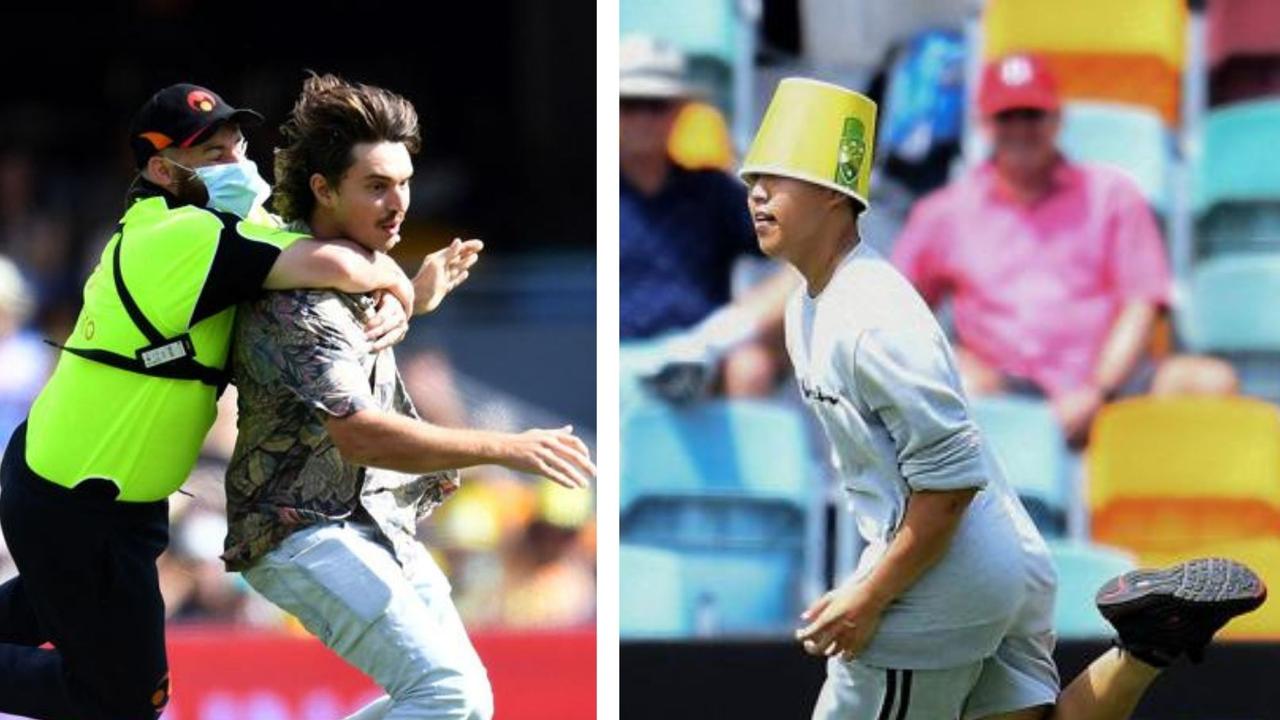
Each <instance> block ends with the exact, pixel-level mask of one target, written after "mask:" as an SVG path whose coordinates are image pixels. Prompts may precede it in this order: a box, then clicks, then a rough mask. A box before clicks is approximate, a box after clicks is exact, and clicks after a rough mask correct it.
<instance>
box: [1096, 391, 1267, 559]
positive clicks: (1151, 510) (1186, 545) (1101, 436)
mask: <svg viewBox="0 0 1280 720" xmlns="http://www.w3.org/2000/svg"><path fill="white" fill-rule="evenodd" d="M1086 466H1087V469H1088V483H1087V485H1088V491H1087V493H1088V507H1089V509H1090V511H1091V519H1090V526H1091V531H1092V535H1093V538H1094V539H1095V540H1097V541H1098V542H1102V543H1106V544H1108V545H1114V546H1116V547H1122V548H1125V549H1128V550H1132V551H1134V552H1136V553H1138V554H1139V555H1141V556H1144V557H1145V553H1148V552H1179V551H1186V550H1189V549H1191V548H1197V547H1202V546H1205V545H1208V544H1212V543H1226V542H1234V541H1238V540H1249V539H1254V538H1259V537H1271V536H1275V535H1277V534H1280V412H1278V411H1277V409H1276V407H1275V406H1274V405H1271V404H1269V403H1265V402H1262V401H1260V400H1255V399H1252V398H1244V397H1225V398H1213V397H1180V398H1152V397H1143V398H1134V399H1130V400H1122V401H1120V402H1117V403H1113V404H1111V405H1108V406H1106V407H1104V408H1103V409H1102V411H1101V412H1100V413H1099V414H1098V418H1097V420H1096V421H1095V422H1094V426H1093V432H1092V435H1091V438H1090V443H1089V448H1088V450H1087V456H1086Z"/></svg>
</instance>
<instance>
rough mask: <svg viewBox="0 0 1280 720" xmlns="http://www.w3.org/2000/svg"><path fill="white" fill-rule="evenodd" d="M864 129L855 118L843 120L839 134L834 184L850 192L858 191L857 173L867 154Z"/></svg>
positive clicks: (860, 122)
mask: <svg viewBox="0 0 1280 720" xmlns="http://www.w3.org/2000/svg"><path fill="white" fill-rule="evenodd" d="M865 134H866V129H865V127H864V126H863V125H862V121H861V120H859V119H858V118H856V117H850V118H845V119H844V130H843V131H841V133H840V151H839V153H838V154H837V155H836V183H837V184H838V185H841V186H843V187H847V188H849V189H850V190H854V191H856V190H857V189H858V187H857V186H858V171H859V170H861V169H862V160H863V158H864V157H865V156H866V154H867V141H866V140H865V139H864V138H863V136H864V135H865Z"/></svg>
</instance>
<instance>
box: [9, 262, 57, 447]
mask: <svg viewBox="0 0 1280 720" xmlns="http://www.w3.org/2000/svg"><path fill="white" fill-rule="evenodd" d="M34 311H35V298H34V297H33V294H32V292H31V288H30V286H29V285H28V284H27V282H26V280H24V279H23V277H22V273H20V272H19V271H18V268H17V266H16V265H14V264H13V262H12V261H11V260H9V259H8V258H6V257H5V256H3V255H0V368H3V372H0V452H3V451H4V448H5V446H6V445H8V444H9V436H10V435H12V434H13V431H14V429H15V428H17V427H18V425H20V424H21V423H22V421H23V420H25V419H26V417H27V412H28V411H29V410H30V409H31V403H32V401H33V400H35V397H36V395H37V394H39V392H40V388H42V387H44V381H45V380H46V379H47V378H48V377H49V371H50V370H51V369H52V366H53V355H52V353H51V351H50V349H49V347H48V346H47V345H45V344H44V343H42V342H41V341H40V337H39V336H38V334H37V333H35V332H34V331H31V330H27V329H25V326H26V324H27V321H28V320H30V319H31V316H32V313H33V312H34Z"/></svg>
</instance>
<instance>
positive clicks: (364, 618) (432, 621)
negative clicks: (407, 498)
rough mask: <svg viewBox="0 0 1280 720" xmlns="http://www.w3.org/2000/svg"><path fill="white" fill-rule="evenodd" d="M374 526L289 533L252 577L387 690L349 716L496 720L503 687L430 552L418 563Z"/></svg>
mask: <svg viewBox="0 0 1280 720" xmlns="http://www.w3.org/2000/svg"><path fill="white" fill-rule="evenodd" d="M376 537H377V531H376V530H375V529H374V528H373V526H371V525H365V524H357V523H348V522H340V523H329V524H323V525H318V526H315V527H310V528H307V529H305V530H302V531H300V532H297V533H294V534H293V535H290V536H289V537H287V538H285V540H284V542H282V543H280V545H279V546H278V547H276V548H275V549H273V550H271V551H270V552H268V553H267V554H266V555H264V556H262V557H261V558H259V559H258V561H257V562H256V563H255V564H254V565H253V566H252V567H250V568H249V569H247V570H245V571H244V573H243V574H244V579H245V580H246V581H247V582H248V583H249V584H250V585H251V586H253V588H254V589H255V590H257V591H258V592H259V593H262V595H263V596H264V597H266V598H267V599H268V600H270V601H271V602H273V603H275V604H276V605H278V606H279V607H280V608H282V609H283V610H285V611H286V612H288V613H290V614H291V615H293V616H294V617H296V618H298V620H299V621H300V622H301V623H302V625H303V626H304V627H306V629H307V630H308V631H310V632H311V633H312V634H313V635H315V636H316V637H318V638H320V639H321V640H322V641H323V642H324V644H325V645H327V646H328V647H329V648H331V649H332V650H333V651H334V652H336V653H338V654H339V655H341V656H342V657H343V658H344V659H345V660H346V661H347V662H349V663H351V664H352V665H354V666H356V667H357V668H359V669H360V670H361V671H363V672H364V673H365V674H366V675H368V676H369V677H371V678H373V680H374V681H375V682H377V683H378V685H380V686H381V687H382V688H383V689H384V690H386V692H387V695H385V696H383V697H382V698H380V699H378V700H376V701H374V702H373V703H372V704H370V705H368V706H367V707H365V708H363V709H361V710H360V711H358V712H357V713H356V714H354V715H352V716H350V717H349V718H348V720H410V719H412V720H445V719H446V718H447V719H448V720H489V718H491V717H493V691H492V690H491V689H490V687H489V678H488V675H487V674H486V673H485V669H484V665H482V664H481V662H480V656H479V655H477V654H476V651H475V648H473V647H472V646H471V641H470V639H468V638H467V632H466V629H465V628H463V626H462V619H461V618H460V617H459V616H458V611H457V609H456V608H455V607H454V605H453V600H452V599H451V598H450V596H449V592H450V586H449V581H448V580H447V579H446V578H445V576H444V573H443V572H441V571H440V568H439V567H438V566H437V565H436V564H435V562H434V561H433V560H432V559H431V556H430V555H429V554H428V553H427V551H426V549H425V548H423V547H422V546H421V545H418V546H416V549H417V551H419V552H421V556H420V557H416V558H414V562H412V563H410V567H409V568H408V569H406V568H402V567H401V566H400V564H399V563H397V562H396V560H395V558H394V557H393V556H392V554H391V551H390V550H389V549H388V548H387V547H386V546H384V545H383V544H381V543H379V542H377V541H376V540H375V538H376Z"/></svg>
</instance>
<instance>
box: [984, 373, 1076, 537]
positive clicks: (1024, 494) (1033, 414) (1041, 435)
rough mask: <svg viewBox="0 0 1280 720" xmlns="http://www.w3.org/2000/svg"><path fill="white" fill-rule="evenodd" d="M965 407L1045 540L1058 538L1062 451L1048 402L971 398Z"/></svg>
mask: <svg viewBox="0 0 1280 720" xmlns="http://www.w3.org/2000/svg"><path fill="white" fill-rule="evenodd" d="M969 408H970V411H971V412H972V413H973V419H974V422H976V423H977V424H978V427H979V428H981V430H982V434H983V437H985V438H986V440H987V442H988V443H990V445H991V448H992V450H994V451H995V454H996V457H998V458H999V459H1000V465H1001V466H1002V467H1003V468H1004V471H1005V474H1006V476H1007V478H1008V480H1009V483H1010V484H1011V485H1012V486H1013V488H1014V489H1015V490H1016V491H1017V493H1018V496H1019V497H1021V498H1022V503H1023V505H1025V506H1026V507H1027V512H1028V513H1030V514H1031V517H1032V519H1034V520H1035V522H1036V526H1037V527H1039V528H1040V531H1041V532H1042V533H1044V534H1045V535H1046V536H1049V537H1059V536H1061V535H1063V534H1064V532H1065V529H1066V518H1067V510H1068V508H1069V507H1070V497H1069V495H1068V491H1067V485H1068V484H1067V450H1066V444H1065V441H1064V440H1063V437H1062V431H1061V429H1059V427H1058V421H1057V419H1056V418H1055V417H1054V415H1053V411H1052V410H1051V409H1050V407H1049V405H1048V403H1046V402H1043V401H1040V400H1032V399H1027V398H1020V397H1009V396H995V397H977V398H973V399H972V401H971V402H970V403H969Z"/></svg>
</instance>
